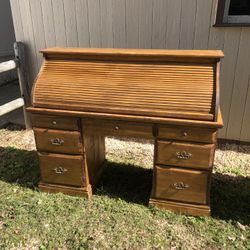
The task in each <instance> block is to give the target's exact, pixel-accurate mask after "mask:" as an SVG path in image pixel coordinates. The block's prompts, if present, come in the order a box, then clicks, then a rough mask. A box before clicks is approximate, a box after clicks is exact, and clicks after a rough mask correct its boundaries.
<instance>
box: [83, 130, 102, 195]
mask: <svg viewBox="0 0 250 250" xmlns="http://www.w3.org/2000/svg"><path fill="white" fill-rule="evenodd" d="M83 141H84V156H85V175H86V184H87V185H88V186H89V187H90V189H91V190H92V188H93V186H94V185H96V183H97V181H98V180H99V178H100V176H101V174H102V172H103V170H104V168H105V166H106V161H105V137H104V136H102V135H93V134H84V135H83ZM89 196H91V195H89Z"/></svg>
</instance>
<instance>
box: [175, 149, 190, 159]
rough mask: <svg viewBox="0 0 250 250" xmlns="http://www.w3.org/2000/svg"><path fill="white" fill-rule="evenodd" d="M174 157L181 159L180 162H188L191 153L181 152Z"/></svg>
mask: <svg viewBox="0 0 250 250" xmlns="http://www.w3.org/2000/svg"><path fill="white" fill-rule="evenodd" d="M176 157H177V158H178V159H182V160H188V159H190V158H191V157H192V154H191V153H188V152H186V151H182V152H176Z"/></svg>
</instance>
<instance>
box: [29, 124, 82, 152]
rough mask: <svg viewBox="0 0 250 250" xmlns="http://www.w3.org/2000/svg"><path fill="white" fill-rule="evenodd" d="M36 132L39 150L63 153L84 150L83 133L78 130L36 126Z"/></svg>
mask: <svg viewBox="0 0 250 250" xmlns="http://www.w3.org/2000/svg"><path fill="white" fill-rule="evenodd" d="M34 134H35V140H36V147H37V150H38V151H42V152H55V153H63V154H81V153H82V152H83V146H82V142H81V141H82V139H81V134H80V133H79V132H77V131H64V130H52V129H42V128H34Z"/></svg>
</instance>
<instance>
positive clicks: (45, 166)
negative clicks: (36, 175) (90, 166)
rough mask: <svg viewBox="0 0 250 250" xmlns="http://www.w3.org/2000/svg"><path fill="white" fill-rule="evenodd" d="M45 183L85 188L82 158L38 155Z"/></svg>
mask: <svg viewBox="0 0 250 250" xmlns="http://www.w3.org/2000/svg"><path fill="white" fill-rule="evenodd" d="M38 159H39V163H40V170H41V171H40V172H41V180H42V182H44V183H50V184H62V185H70V186H83V184H84V180H83V166H84V161H83V157H82V156H78V155H60V154H49V153H38Z"/></svg>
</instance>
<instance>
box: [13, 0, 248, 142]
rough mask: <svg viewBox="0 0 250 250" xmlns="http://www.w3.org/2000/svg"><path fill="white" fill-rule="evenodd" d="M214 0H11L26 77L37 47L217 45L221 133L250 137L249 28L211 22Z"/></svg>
mask: <svg viewBox="0 0 250 250" xmlns="http://www.w3.org/2000/svg"><path fill="white" fill-rule="evenodd" d="M216 6H217V0H11V7H12V13H13V18H14V26H15V33H16V37H17V40H20V41H24V42H25V43H26V44H27V46H28V52H29V54H28V56H29V60H30V69H31V71H30V77H31V81H32V79H34V78H35V76H36V74H37V72H38V70H39V68H40V65H41V61H42V58H41V55H40V54H39V52H38V51H39V50H40V49H41V48H46V47H51V46H71V47H117V48H118V47H125V48H167V49H222V50H223V51H224V53H225V59H223V62H222V67H221V106H222V114H223V119H224V123H225V127H224V128H223V130H221V131H220V137H221V138H227V139H234V140H242V141H250V88H249V85H250V77H249V76H250V47H249V44H250V28H249V27H245V28H244V27H234V28H232V27H231V28H230V27H224V28H221V27H220V28H218V27H217V28H215V27H213V23H214V19H215V15H216Z"/></svg>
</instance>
